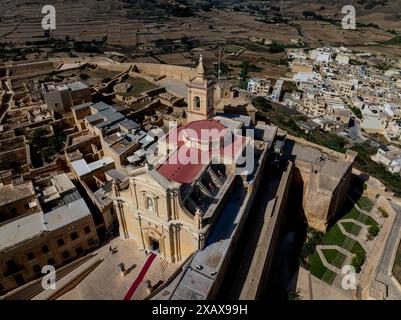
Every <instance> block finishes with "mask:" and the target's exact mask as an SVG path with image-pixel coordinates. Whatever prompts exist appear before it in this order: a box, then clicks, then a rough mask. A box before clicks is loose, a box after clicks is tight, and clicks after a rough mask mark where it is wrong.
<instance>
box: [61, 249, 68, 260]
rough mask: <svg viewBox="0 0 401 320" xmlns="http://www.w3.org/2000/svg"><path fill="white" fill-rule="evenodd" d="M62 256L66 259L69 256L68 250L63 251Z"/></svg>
mask: <svg viewBox="0 0 401 320" xmlns="http://www.w3.org/2000/svg"><path fill="white" fill-rule="evenodd" d="M62 256H63V258H64V259H68V258H69V257H70V253H69V252H68V250H65V251H63V253H62Z"/></svg>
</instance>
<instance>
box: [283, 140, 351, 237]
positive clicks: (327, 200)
mask: <svg viewBox="0 0 401 320" xmlns="http://www.w3.org/2000/svg"><path fill="white" fill-rule="evenodd" d="M291 154H292V156H293V157H294V163H295V166H296V169H297V170H296V179H297V180H298V181H299V182H300V183H301V185H302V190H300V192H302V193H303V199H302V207H303V211H304V214H305V217H306V220H307V222H308V225H309V226H311V227H313V228H315V229H317V230H320V231H323V232H325V231H326V229H327V226H328V224H330V222H331V221H334V220H335V218H336V214H337V213H338V211H339V209H340V208H341V207H342V205H343V204H344V202H345V200H346V197H347V195H348V191H349V187H350V182H351V175H352V166H353V163H354V160H355V156H356V154H355V152H353V151H349V152H347V153H346V154H345V155H343V154H340V153H336V152H331V153H328V152H325V151H322V150H319V149H316V148H313V147H310V146H307V145H304V144H302V143H298V142H295V143H294V144H293V145H292V150H291Z"/></svg>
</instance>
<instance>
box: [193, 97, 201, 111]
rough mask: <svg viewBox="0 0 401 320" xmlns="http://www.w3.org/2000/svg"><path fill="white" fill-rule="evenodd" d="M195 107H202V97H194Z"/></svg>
mask: <svg viewBox="0 0 401 320" xmlns="http://www.w3.org/2000/svg"><path fill="white" fill-rule="evenodd" d="M194 108H195V109H200V98H199V97H198V96H196V97H194Z"/></svg>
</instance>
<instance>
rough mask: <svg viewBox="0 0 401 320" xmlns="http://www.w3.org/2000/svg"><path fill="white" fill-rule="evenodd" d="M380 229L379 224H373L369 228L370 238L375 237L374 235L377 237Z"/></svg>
mask: <svg viewBox="0 0 401 320" xmlns="http://www.w3.org/2000/svg"><path fill="white" fill-rule="evenodd" d="M379 231H380V227H379V226H378V225H377V224H373V225H371V226H370V227H369V230H368V232H369V236H368V238H369V237H370V240H371V239H373V238H374V237H376V236H377V235H378V234H379Z"/></svg>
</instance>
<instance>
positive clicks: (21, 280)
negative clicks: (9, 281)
mask: <svg viewBox="0 0 401 320" xmlns="http://www.w3.org/2000/svg"><path fill="white" fill-rule="evenodd" d="M14 281H15V282H16V283H17V286H23V285H24V284H25V283H26V282H25V279H24V277H23V276H22V275H21V274H16V275H15V276H14Z"/></svg>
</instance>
